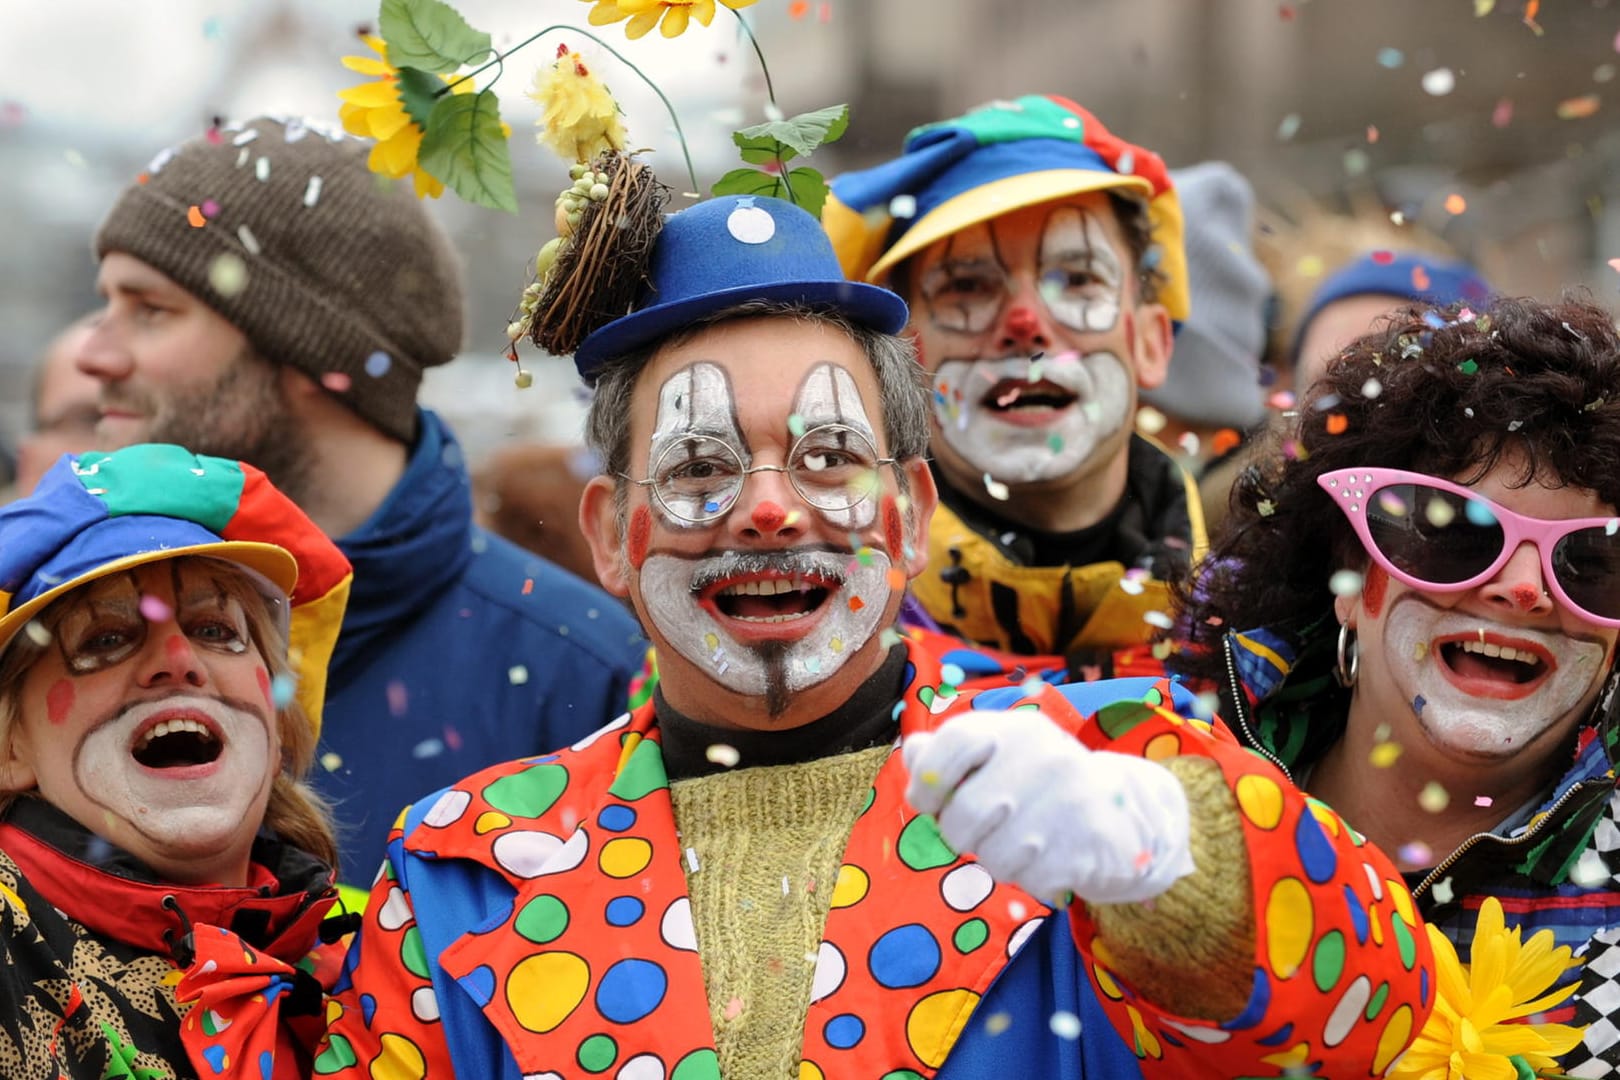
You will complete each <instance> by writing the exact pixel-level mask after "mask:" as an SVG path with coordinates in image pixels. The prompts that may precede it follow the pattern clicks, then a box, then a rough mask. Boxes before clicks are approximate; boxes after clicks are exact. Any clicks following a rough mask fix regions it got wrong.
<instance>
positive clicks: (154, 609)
mask: <svg viewBox="0 0 1620 1080" xmlns="http://www.w3.org/2000/svg"><path fill="white" fill-rule="evenodd" d="M140 608H141V617H142V618H143V619H145V620H146V621H147V622H168V621H169V616H171V615H173V614H174V610H173V609H172V608H170V607H169V605H168V604H165V603H164V602H163V601H162V600H161V599H159V598H158V597H156V596H143V597H141V604H140Z"/></svg>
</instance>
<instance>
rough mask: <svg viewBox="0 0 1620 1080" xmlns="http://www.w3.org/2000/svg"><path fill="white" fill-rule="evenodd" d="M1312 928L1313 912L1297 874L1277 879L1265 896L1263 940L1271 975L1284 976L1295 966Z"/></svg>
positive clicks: (1309, 944) (1301, 962) (1291, 973)
mask: <svg viewBox="0 0 1620 1080" xmlns="http://www.w3.org/2000/svg"><path fill="white" fill-rule="evenodd" d="M1315 931H1316V922H1315V913H1314V912H1312V911H1311V895H1310V893H1308V892H1306V891H1305V886H1304V885H1303V884H1301V883H1300V881H1299V879H1298V878H1283V879H1282V880H1281V881H1279V882H1277V884H1276V885H1274V886H1273V887H1272V889H1271V896H1270V897H1268V898H1267V900H1266V944H1267V947H1268V951H1269V954H1270V960H1271V971H1272V973H1273V974H1274V975H1276V976H1277V977H1278V978H1280V979H1286V978H1288V977H1290V976H1291V975H1293V974H1294V972H1296V971H1298V970H1299V966H1300V965H1301V964H1303V963H1304V962H1305V952H1306V950H1307V949H1309V948H1310V947H1311V939H1312V938H1313V937H1314V936H1315Z"/></svg>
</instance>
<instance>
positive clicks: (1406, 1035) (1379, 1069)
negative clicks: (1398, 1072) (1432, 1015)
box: [1373, 1005, 1412, 1076]
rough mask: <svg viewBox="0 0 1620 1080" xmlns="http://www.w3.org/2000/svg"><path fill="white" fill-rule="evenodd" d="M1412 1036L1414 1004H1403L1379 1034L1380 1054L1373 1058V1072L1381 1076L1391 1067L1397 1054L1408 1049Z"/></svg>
mask: <svg viewBox="0 0 1620 1080" xmlns="http://www.w3.org/2000/svg"><path fill="white" fill-rule="evenodd" d="M1411 1037H1412V1006H1410V1005H1402V1006H1401V1007H1400V1008H1398V1009H1396V1010H1395V1011H1394V1012H1392V1013H1390V1015H1389V1023H1387V1024H1385V1025H1384V1033H1383V1034H1382V1035H1380V1036H1378V1054H1377V1056H1376V1057H1374V1058H1373V1072H1374V1073H1376V1074H1377V1075H1379V1076H1382V1075H1384V1070H1385V1069H1387V1068H1389V1063H1390V1062H1392V1061H1394V1060H1395V1055H1396V1054H1399V1053H1400V1052H1401V1051H1402V1050H1404V1049H1406V1041H1407V1040H1408V1039H1410V1038H1411Z"/></svg>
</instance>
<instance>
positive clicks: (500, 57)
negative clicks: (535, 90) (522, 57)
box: [433, 23, 775, 191]
mask: <svg viewBox="0 0 1620 1080" xmlns="http://www.w3.org/2000/svg"><path fill="white" fill-rule="evenodd" d="M553 30H566V31H568V32H569V33H571V34H579V35H581V36H583V37H587V38H590V39H591V40H592V41H594V42H596V43H597V44H598V45H600V46H602V48H604V49H606V50H607V51H608V52H610V53H612V54H613V57H614V58H615V59H616V60H618V61H619V63H621V64H623V65H624V66H625V67H627V68H629V69H630V70H631V71H633V72H635V73H636V78H638V79H640V80H641V81H642V82H644V83H646V84H647V85H648V86H650V87H651V88H652V92H653V93H655V94H657V95H658V100H659V101H662V102H663V103H664V109H665V110H666V111H667V112H668V113H669V119H670V123H672V124H674V125H675V137H676V138H677V139H679V140H680V143H681V157H682V158H683V159H684V160H685V161H686V175H687V177H688V178H689V179H690V180H691V181H692V190H693V191H700V189H699V187H698V178H697V169H695V168H693V167H692V152H691V151H690V150H689V149H688V148H687V145H686V132H684V131H682V130H681V118H680V117H679V116H678V115H676V113H675V106H674V105H673V104H671V103H670V100H669V98H668V97H667V96H666V95H665V94H664V91H663V89H662V88H661V87H660V86H659V85H658V84H657V83H655V82H653V81H652V80H651V79H649V78H648V77H647V73H646V72H644V71H642V70H641V69H640V68H638V67H637V66H636V65H635V64H633V63H631V62H630V61H629V60H626V59H625V57H624V54H623V53H621V52H620V51H619V50H618V49H615V48H614V47H613V46H611V45H609V44H608V43H607V42H605V41H603V40H602V39H601V38H599V37H597V36H596V35H595V34H593V33H591V32H590V31H589V30H581V29H580V28H579V27H577V26H569V25H567V24H566V23H554V24H553V25H551V26H548V27H545V28H544V29H542V30H536V31H535V32H534V33H532V34H530V35H529V36H528V37H526V38H524V39H523V40H522V41H520V42H518V43H517V44H516V45H514V46H512V47H511V48H510V49H507V50H506V51H505V52H503V53H496V54H495V57H494V59H492V60H489V61H486V62H485V63H483V64H480V65H479V66H478V67H476V68H473V70H471V71H469V72H467V74H465V75H462V76H460V77H459V78H457V79H454V80H452V81H451V82H447V83H445V84H444V89H442V90H438V91H435V93H434V95H433V96H434V97H440V96H442V95H444V94H448V93H451V92H452V91H454V90H455V88H456V87H457V86H460V85H461V84H462V83H464V82H466V81H467V80H468V79H472V78H475V77H477V76H478V75H480V74H482V73H483V72H485V71H488V70H489V69H490V68H492V67H494V66H495V65H497V64H501V72H500V73H498V74H496V76H495V78H494V79H491V80H490V86H494V85H495V82H496V80H498V79H499V78H500V77H501V74H504V73H505V71H506V67H505V65H504V64H502V61H504V60H505V59H506V58H507V57H508V56H511V55H512V54H513V53H515V52H517V51H518V50H519V49H521V48H524V47H525V46H528V45H532V44H533V43H534V42H536V41H539V40H540V39H541V38H542V37H544V36H545V35H547V34H549V33H551V32H552V31H553ZM749 37H750V38H752V37H753V35H752V34H750V35H749ZM754 48H755V49H756V50H757V49H758V48H759V44H758V43H757V42H756V43H755V45H754ZM759 61H760V63H761V64H764V63H765V57H764V56H761V57H760V58H759ZM765 80H766V84H767V85H769V83H770V74H769V73H767V74H766V76H765ZM486 89H487V87H486ZM772 100H773V103H774V100H775V99H774V98H773V99H772Z"/></svg>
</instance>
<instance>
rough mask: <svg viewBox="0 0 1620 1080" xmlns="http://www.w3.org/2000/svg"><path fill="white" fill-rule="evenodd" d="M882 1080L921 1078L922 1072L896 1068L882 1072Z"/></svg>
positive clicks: (920, 1079) (914, 1079)
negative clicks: (889, 1071)
mask: <svg viewBox="0 0 1620 1080" xmlns="http://www.w3.org/2000/svg"><path fill="white" fill-rule="evenodd" d="M883 1080H923V1074H922V1073H920V1072H912V1071H911V1070H910V1069H896V1070H894V1072H892V1073H884V1074H883Z"/></svg>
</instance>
